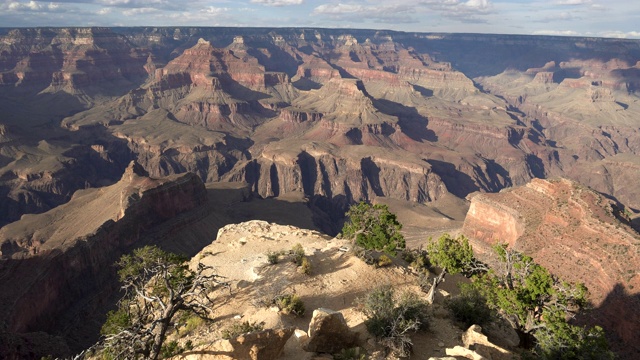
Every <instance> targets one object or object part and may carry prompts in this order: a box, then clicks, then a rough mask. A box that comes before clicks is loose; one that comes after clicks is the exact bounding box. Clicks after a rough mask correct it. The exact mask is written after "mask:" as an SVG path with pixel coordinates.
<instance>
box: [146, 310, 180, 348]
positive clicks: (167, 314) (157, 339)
mask: <svg viewBox="0 0 640 360" xmlns="http://www.w3.org/2000/svg"><path fill="white" fill-rule="evenodd" d="M176 311H177V309H176V307H175V306H171V305H169V306H168V307H167V309H166V310H165V311H164V313H163V314H162V319H161V320H160V322H159V323H158V326H159V327H158V328H157V330H156V334H155V336H154V337H153V345H152V346H151V354H149V359H151V360H157V359H158V356H160V351H161V350H162V344H163V343H164V340H165V338H166V337H167V329H169V324H171V319H172V318H173V315H175V313H176Z"/></svg>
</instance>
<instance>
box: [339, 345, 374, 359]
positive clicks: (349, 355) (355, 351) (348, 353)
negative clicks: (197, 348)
mask: <svg viewBox="0 0 640 360" xmlns="http://www.w3.org/2000/svg"><path fill="white" fill-rule="evenodd" d="M333 358H334V359H335V360H366V359H367V354H366V353H365V351H364V349H362V348H360V347H354V348H348V349H342V350H341V351H340V352H339V353H337V354H333Z"/></svg>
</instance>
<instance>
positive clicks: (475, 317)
mask: <svg viewBox="0 0 640 360" xmlns="http://www.w3.org/2000/svg"><path fill="white" fill-rule="evenodd" d="M459 287H460V294H459V295H457V296H455V297H453V298H450V299H447V300H446V301H445V306H446V308H447V309H448V310H449V312H450V313H451V316H452V317H453V318H454V319H455V320H456V321H457V322H458V324H459V325H460V328H461V329H463V330H466V329H468V328H469V327H470V326H471V325H474V324H476V325H480V326H482V327H484V326H486V325H488V324H490V323H491V322H492V321H493V319H494V316H495V314H494V312H493V311H492V310H491V309H490V308H489V307H488V306H487V300H486V299H485V298H484V297H483V296H482V294H480V292H479V291H478V289H475V288H473V287H472V286H469V285H468V284H459Z"/></svg>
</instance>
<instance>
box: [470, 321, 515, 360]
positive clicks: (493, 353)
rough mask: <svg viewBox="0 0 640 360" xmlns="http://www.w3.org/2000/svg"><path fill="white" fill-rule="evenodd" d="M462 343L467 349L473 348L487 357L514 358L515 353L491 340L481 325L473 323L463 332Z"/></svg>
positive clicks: (500, 359) (502, 359)
mask: <svg viewBox="0 0 640 360" xmlns="http://www.w3.org/2000/svg"><path fill="white" fill-rule="evenodd" d="M462 343H463V344H464V346H465V347H466V348H467V349H473V350H474V351H475V352H476V353H478V354H480V355H481V356H483V357H484V358H487V359H492V360H507V359H512V358H513V354H512V353H511V352H510V351H509V350H507V349H504V348H502V347H500V346H498V345H496V344H494V343H492V342H491V341H489V339H488V338H487V336H486V335H484V334H483V333H482V328H481V327H480V326H479V325H471V326H470V327H469V329H467V331H465V332H464V333H463V334H462Z"/></svg>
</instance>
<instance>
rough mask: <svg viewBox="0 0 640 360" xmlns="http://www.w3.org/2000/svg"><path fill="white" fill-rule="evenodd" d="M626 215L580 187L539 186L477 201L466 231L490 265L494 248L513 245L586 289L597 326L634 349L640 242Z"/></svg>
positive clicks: (557, 182)
mask: <svg viewBox="0 0 640 360" xmlns="http://www.w3.org/2000/svg"><path fill="white" fill-rule="evenodd" d="M621 211H622V205H620V204H619V203H617V202H615V201H612V200H608V199H607V198H605V197H604V196H602V195H601V194H599V193H596V192H595V191H593V190H591V189H588V188H586V187H584V186H582V185H580V184H578V183H576V182H572V181H569V180H565V179H559V180H541V179H534V180H532V181H531V182H530V183H528V184H527V185H525V186H521V187H516V188H511V189H508V190H503V191H501V192H500V193H498V194H479V195H476V196H474V197H473V198H472V199H471V207H470V211H469V213H468V215H467V218H466V219H465V223H464V228H463V232H464V234H466V235H467V236H469V237H470V239H472V244H473V246H474V250H476V251H477V252H478V253H479V255H480V256H481V258H483V259H485V260H487V261H492V260H491V256H490V254H491V253H492V252H491V250H490V246H491V245H492V244H495V243H505V242H506V243H508V244H509V246H510V247H511V248H513V249H515V250H518V251H521V252H523V253H525V254H527V255H530V256H531V257H533V259H534V260H535V261H536V262H538V263H540V264H541V265H542V266H544V267H546V268H547V269H549V271H550V272H551V273H553V274H555V275H557V276H559V277H560V278H561V279H563V280H565V281H572V282H584V283H585V285H586V286H587V288H588V289H589V291H590V294H591V300H592V301H593V303H594V306H595V308H596V309H597V310H596V311H595V312H594V313H593V314H592V316H593V317H594V318H595V319H596V320H595V322H596V323H600V324H602V325H604V326H606V327H607V328H608V330H609V331H615V332H617V335H618V336H619V337H620V338H622V339H625V341H626V342H627V345H628V346H632V347H633V346H636V345H634V343H633V341H631V337H630V336H631V335H630V334H631V333H635V332H637V331H638V330H639V329H638V328H637V326H636V325H637V324H638V322H637V319H636V317H633V316H631V317H629V316H627V312H626V310H625V309H628V308H637V306H638V290H637V289H638V288H639V286H640V274H638V272H637V268H638V266H640V255H639V254H640V235H639V234H638V233H637V232H636V231H635V230H633V229H632V228H631V227H630V226H629V224H628V222H627V220H625V218H624V217H622V216H621V215H620V214H621ZM622 289H624V290H622ZM614 307H615V308H616V309H617V310H615V309H614ZM594 314H595V315H594ZM604 314H607V315H604ZM616 314H617V315H616ZM614 324H616V325H614ZM617 324H624V325H617ZM633 324H635V325H633ZM632 329H633V330H632Z"/></svg>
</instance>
